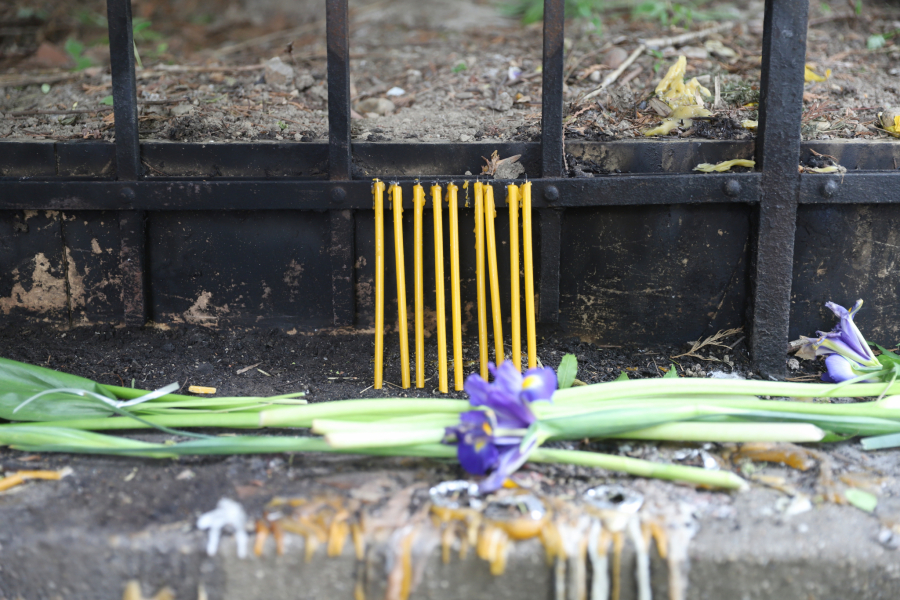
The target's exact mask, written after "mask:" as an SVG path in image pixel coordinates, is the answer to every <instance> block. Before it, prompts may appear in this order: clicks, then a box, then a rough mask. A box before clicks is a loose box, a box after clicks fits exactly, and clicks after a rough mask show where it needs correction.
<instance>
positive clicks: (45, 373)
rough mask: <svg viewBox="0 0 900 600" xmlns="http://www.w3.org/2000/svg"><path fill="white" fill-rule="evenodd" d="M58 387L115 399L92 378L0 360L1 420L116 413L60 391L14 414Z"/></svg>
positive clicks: (86, 399) (67, 417)
mask: <svg viewBox="0 0 900 600" xmlns="http://www.w3.org/2000/svg"><path fill="white" fill-rule="evenodd" d="M59 388H69V389H72V388H74V389H79V390H85V391H88V392H92V393H94V394H99V395H101V396H105V397H107V398H109V399H110V400H115V399H116V397H115V396H113V395H112V394H111V393H109V392H108V391H107V390H106V389H104V388H103V386H101V385H99V384H98V383H96V382H94V381H91V380H90V379H85V378H84V377H78V376H77V375H69V374H68V373H60V372H59V371H54V370H53V369H47V368H44V367H39V366H36V365H29V364H25V363H21V362H18V361H15V360H9V359H6V358H0V390H2V392H0V418H3V419H6V420H9V421H47V420H51V419H52V420H62V419H75V418H83V417H97V416H108V415H110V414H112V412H113V411H112V410H111V409H110V408H108V407H105V406H104V405H103V403H101V402H100V401H99V400H96V399H91V398H85V397H82V396H77V395H75V394H72V393H65V392H59V393H54V394H48V395H47V396H42V397H41V398H38V399H37V400H34V401H33V402H30V403H29V404H28V405H26V406H24V407H22V409H21V410H19V411H18V412H16V413H13V411H14V410H15V409H16V408H17V407H18V406H19V405H20V404H22V403H23V402H25V401H26V400H28V399H29V398H31V397H32V396H34V395H35V394H39V393H41V392H45V391H47V390H53V389H59Z"/></svg>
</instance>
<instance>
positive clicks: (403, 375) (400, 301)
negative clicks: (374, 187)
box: [390, 183, 409, 389]
mask: <svg viewBox="0 0 900 600" xmlns="http://www.w3.org/2000/svg"><path fill="white" fill-rule="evenodd" d="M390 193H391V199H392V200H393V203H394V254H395V256H396V259H397V331H398V332H399V333H400V385H401V386H402V387H403V389H406V388H408V387H409V335H408V332H407V320H406V265H405V261H404V260H403V192H402V190H401V189H400V186H399V185H397V184H396V183H394V184H391V189H390Z"/></svg>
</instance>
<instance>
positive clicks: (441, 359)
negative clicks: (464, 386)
mask: <svg viewBox="0 0 900 600" xmlns="http://www.w3.org/2000/svg"><path fill="white" fill-rule="evenodd" d="M431 199H432V201H433V203H434V289H435V296H436V300H437V302H436V306H437V341H438V389H439V390H440V391H441V393H444V394H446V393H447V392H449V391H450V390H449V389H448V387H447V322H446V318H447V317H446V315H445V314H444V224H443V223H442V222H441V186H439V185H438V184H434V185H433V186H431Z"/></svg>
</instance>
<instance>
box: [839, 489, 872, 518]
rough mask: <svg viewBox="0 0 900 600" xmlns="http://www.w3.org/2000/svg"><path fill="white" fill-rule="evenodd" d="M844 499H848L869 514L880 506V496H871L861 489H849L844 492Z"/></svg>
mask: <svg viewBox="0 0 900 600" xmlns="http://www.w3.org/2000/svg"><path fill="white" fill-rule="evenodd" d="M844 497H846V498H847V502H849V503H850V504H852V505H853V506H855V507H856V508H858V509H859V510H864V511H866V512H867V513H870V512H873V511H874V510H875V506H877V505H878V496H876V495H875V494H870V493H869V492H864V491H863V490H861V489H859V488H849V489H848V490H847V491H846V492H844Z"/></svg>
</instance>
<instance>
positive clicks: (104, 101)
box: [100, 96, 113, 106]
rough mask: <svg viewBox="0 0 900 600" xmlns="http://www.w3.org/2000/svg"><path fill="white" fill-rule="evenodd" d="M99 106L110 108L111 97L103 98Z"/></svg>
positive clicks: (111, 103)
mask: <svg viewBox="0 0 900 600" xmlns="http://www.w3.org/2000/svg"><path fill="white" fill-rule="evenodd" d="M100 104H104V105H106V106H112V105H113V97H112V96H105V97H104V98H103V100H101V101H100Z"/></svg>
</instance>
